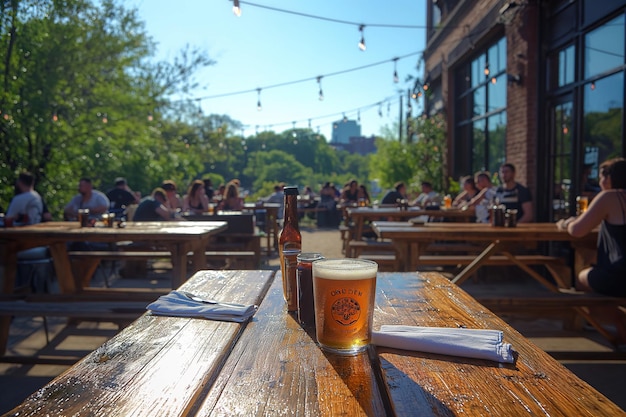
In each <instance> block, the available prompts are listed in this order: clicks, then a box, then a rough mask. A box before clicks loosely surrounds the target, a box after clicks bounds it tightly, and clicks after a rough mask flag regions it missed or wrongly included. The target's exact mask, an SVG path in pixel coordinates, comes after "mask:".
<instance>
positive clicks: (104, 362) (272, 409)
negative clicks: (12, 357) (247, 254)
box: [8, 271, 624, 416]
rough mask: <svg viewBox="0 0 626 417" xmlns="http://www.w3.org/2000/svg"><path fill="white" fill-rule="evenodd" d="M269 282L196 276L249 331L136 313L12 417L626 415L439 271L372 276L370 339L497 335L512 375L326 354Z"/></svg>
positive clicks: (429, 361) (474, 366) (426, 361)
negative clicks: (374, 335)
mask: <svg viewBox="0 0 626 417" xmlns="http://www.w3.org/2000/svg"><path fill="white" fill-rule="evenodd" d="M271 276H272V273H271V272H268V271H264V272H261V271H245V272H244V271H223V272H215V271H202V272H199V273H197V274H196V275H195V276H194V277H193V278H192V279H191V280H189V281H188V282H187V283H186V284H185V285H184V289H187V290H190V291H194V292H196V293H199V294H202V295H206V296H212V297H217V298H221V299H232V300H236V301H239V302H247V303H250V302H259V303H260V307H259V311H258V312H257V314H256V315H255V316H254V318H253V319H252V321H251V322H250V323H248V324H247V325H238V324H234V323H221V322H215V321H208V320H202V319H190V318H174V317H155V316H151V315H144V316H142V317H141V318H140V319H139V320H137V321H136V322H135V323H134V324H132V325H131V326H130V327H128V328H127V329H125V330H124V331H122V332H121V333H120V334H119V335H117V336H116V337H114V338H113V339H112V340H110V341H109V342H107V343H106V344H105V345H103V346H102V347H101V348H99V349H97V350H96V351H94V352H93V353H91V354H90V355H88V356H87V357H85V358H84V359H83V360H82V361H80V362H79V363H77V364H76V365H75V366H74V367H72V368H71V369H69V370H68V371H67V372H65V373H64V374H63V375H61V376H59V377H57V378H56V379H55V380H54V381H52V382H51V383H49V384H48V385H47V386H46V387H44V388H43V389H41V390H39V391H37V393H35V394H33V395H32V396H31V397H29V398H28V399H27V400H26V401H25V402H24V403H23V404H21V405H20V406H18V407H17V408H16V409H14V410H13V411H12V412H11V413H9V414H8V415H13V416H17V415H19V416H35V415H37V416H38V415H45V414H50V415H59V414H67V415H75V414H76V415H78V414H82V413H85V414H90V415H135V416H143V415H146V416H154V415H168V416H187V415H198V416H212V415H229V416H230V415H242V416H249V415H277V414H288V415H307V416H318V415H319V416H322V415H349V416H360V415H368V416H374V415H375V416H379V415H380V416H384V415H390V416H393V415H398V416H415V415H419V416H421V415H427V416H454V415H502V416H518V415H519V416H528V415H544V416H548V415H549V416H571V415H576V416H598V415H611V416H613V415H624V412H623V411H622V410H621V409H620V408H619V407H617V406H616V405H615V404H613V403H612V402H611V401H610V400H608V399H607V398H606V397H604V396H603V395H602V394H600V393H599V392H597V391H596V390H595V389H594V388H592V387H591V386H589V385H588V384H587V383H585V382H584V381H582V380H581V379H579V378H578V377H576V376H575V375H574V374H573V373H571V372H570V371H569V370H568V369H566V368H565V367H564V366H562V365H561V364H559V363H558V362H557V361H556V360H554V359H553V358H552V357H550V356H549V355H547V354H546V353H545V352H543V351H542V350H540V349H539V348H538V347H537V346H535V345H534V344H533V343H531V342H530V341H529V340H527V339H526V338H524V337H523V336H522V335H521V334H519V333H518V332H517V331H515V330H514V329H512V328H511V327H510V326H508V325H507V324H506V323H505V322H503V321H502V320H501V319H499V318H498V317H497V316H495V315H494V314H493V313H491V312H490V311H488V310H486V309H485V308H484V307H482V306H481V305H480V304H478V303H477V302H476V301H475V300H474V299H473V298H472V297H470V296H469V295H468V294H467V293H465V292H464V291H463V290H462V289H460V288H459V287H458V286H456V285H454V284H451V283H450V282H449V281H448V280H447V279H446V278H445V277H443V276H441V275H440V274H437V273H424V274H421V273H379V275H378V280H377V297H376V310H375V313H374V322H375V324H374V328H375V329H377V328H379V327H380V326H381V325H382V324H404V325H417V326H432V327H437V326H440V327H467V328H485V329H495V330H501V331H503V333H504V340H505V342H509V343H511V344H512V345H513V348H514V349H515V351H516V352H517V354H518V357H517V361H516V362H515V363H514V364H500V363H496V362H490V361H486V360H479V359H469V358H461V357H452V356H445V355H438V354H432V353H423V352H413V351H404V350H397V349H388V348H380V347H378V348H376V347H373V346H371V347H370V348H369V350H368V352H367V353H366V354H362V355H358V356H355V357H341V356H337V355H332V354H328V353H324V352H323V351H322V350H320V349H319V348H318V347H317V345H316V344H315V343H314V340H313V336H312V335H313V333H312V331H311V330H305V329H303V328H301V327H300V326H299V325H298V323H297V322H296V320H295V319H294V317H293V316H291V315H289V314H287V313H286V311H285V303H284V301H283V298H282V288H281V279H280V274H279V273H278V274H277V275H276V278H274V280H273V283H272V279H271ZM270 284H271V287H270V288H269V291H268V292H267V293H266V290H267V288H268V286H270ZM261 300H262V301H261Z"/></svg>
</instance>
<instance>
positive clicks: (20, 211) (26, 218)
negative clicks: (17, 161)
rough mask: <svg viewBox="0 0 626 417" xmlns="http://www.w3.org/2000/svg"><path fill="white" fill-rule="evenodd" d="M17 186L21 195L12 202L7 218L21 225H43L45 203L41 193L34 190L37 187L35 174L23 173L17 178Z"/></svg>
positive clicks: (17, 195)
mask: <svg viewBox="0 0 626 417" xmlns="http://www.w3.org/2000/svg"><path fill="white" fill-rule="evenodd" d="M15 185H16V189H17V191H18V192H19V193H18V194H16V195H15V197H13V199H12V200H11V203H10V204H9V208H8V209H7V213H6V216H5V218H9V219H13V221H14V222H15V223H21V224H36V223H41V214H42V213H43V201H42V200H41V196H40V195H39V193H37V191H35V190H34V189H33V187H34V186H35V177H33V174H31V173H30V172H22V173H21V174H20V175H19V176H18V177H17V181H16V184H15Z"/></svg>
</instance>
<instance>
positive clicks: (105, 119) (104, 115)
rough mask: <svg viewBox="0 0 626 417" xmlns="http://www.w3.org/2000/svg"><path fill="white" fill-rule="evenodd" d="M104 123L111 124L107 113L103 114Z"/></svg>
mask: <svg viewBox="0 0 626 417" xmlns="http://www.w3.org/2000/svg"><path fill="white" fill-rule="evenodd" d="M102 123H104V124H107V123H109V118H108V117H107V114H106V113H103V114H102Z"/></svg>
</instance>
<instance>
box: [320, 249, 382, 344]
mask: <svg viewBox="0 0 626 417" xmlns="http://www.w3.org/2000/svg"><path fill="white" fill-rule="evenodd" d="M377 272H378V264H377V263H376V262H373V261H368V260H365V259H322V260H319V261H315V262H313V294H314V297H313V298H314V304H315V333H316V336H317V342H318V343H319V345H320V347H321V348H322V349H324V350H325V351H328V352H333V353H338V354H341V355H356V354H358V353H360V352H362V351H364V350H365V349H366V348H367V345H368V344H369V343H370V340H371V336H372V318H373V316H374V299H375V298H376V273H377Z"/></svg>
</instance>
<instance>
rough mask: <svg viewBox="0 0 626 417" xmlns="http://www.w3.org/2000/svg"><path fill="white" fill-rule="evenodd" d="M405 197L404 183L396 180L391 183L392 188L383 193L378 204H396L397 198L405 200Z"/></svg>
mask: <svg viewBox="0 0 626 417" xmlns="http://www.w3.org/2000/svg"><path fill="white" fill-rule="evenodd" d="M406 198H407V196H406V185H405V184H404V182H402V181H398V182H396V183H395V184H394V185H393V190H391V191H389V192H388V193H387V194H385V196H384V197H383V199H382V201H381V202H380V204H397V203H398V201H399V200H406Z"/></svg>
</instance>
